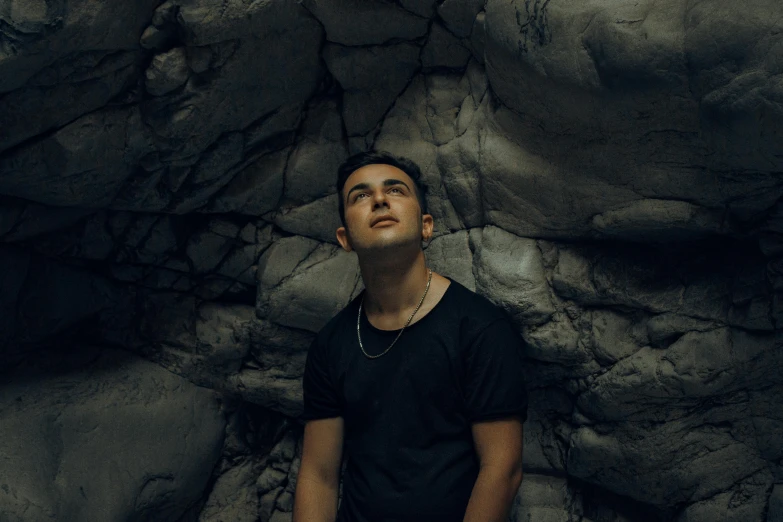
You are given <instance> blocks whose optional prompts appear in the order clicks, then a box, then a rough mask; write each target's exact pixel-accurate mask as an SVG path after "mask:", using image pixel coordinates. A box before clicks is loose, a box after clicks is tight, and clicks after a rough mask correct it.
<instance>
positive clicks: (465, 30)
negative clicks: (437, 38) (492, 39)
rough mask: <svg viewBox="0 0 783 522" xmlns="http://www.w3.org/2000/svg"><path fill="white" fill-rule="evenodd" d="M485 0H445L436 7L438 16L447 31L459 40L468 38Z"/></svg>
mask: <svg viewBox="0 0 783 522" xmlns="http://www.w3.org/2000/svg"><path fill="white" fill-rule="evenodd" d="M484 3H485V0H445V1H444V2H441V4H440V5H439V6H438V15H439V16H440V17H441V18H442V19H443V22H444V23H445V24H446V27H448V29H449V31H451V32H452V33H454V35H455V36H458V37H459V38H466V37H468V36H470V33H471V32H472V31H473V22H474V21H475V19H476V15H477V14H478V13H479V11H481V10H482V9H484Z"/></svg>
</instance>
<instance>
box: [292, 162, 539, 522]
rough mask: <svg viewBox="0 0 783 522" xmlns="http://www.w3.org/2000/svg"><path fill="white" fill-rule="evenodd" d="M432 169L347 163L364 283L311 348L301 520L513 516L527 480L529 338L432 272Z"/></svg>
mask: <svg viewBox="0 0 783 522" xmlns="http://www.w3.org/2000/svg"><path fill="white" fill-rule="evenodd" d="M420 176H421V173H420V171H419V168H418V167H417V166H416V165H415V164H414V163H413V162H411V161H410V160H407V159H404V158H398V157H395V156H392V155H390V154H388V153H384V152H368V153H361V154H357V155H356V156H353V157H351V158H349V159H348V160H347V161H346V162H345V163H344V164H343V165H342V166H341V167H340V169H339V172H338V181H337V189H338V193H339V196H340V217H341V219H342V223H343V226H342V227H340V228H338V229H337V240H338V241H339V243H340V245H341V246H342V247H343V249H345V250H346V251H349V252H351V251H353V252H356V254H357V256H358V259H359V267H360V269H361V273H362V279H363V281H364V286H365V290H364V291H363V292H362V294H360V295H359V296H357V298H356V299H354V300H353V302H351V303H350V304H349V305H348V306H346V307H345V308H344V309H343V310H342V311H341V312H340V313H339V314H337V315H336V316H335V317H334V318H333V319H332V320H331V321H330V322H329V323H328V324H327V325H326V326H325V327H324V328H323V329H322V330H321V331H320V332H319V334H318V336H317V337H316V339H315V341H314V342H313V344H312V346H311V348H310V351H309V352H308V356H307V363H306V368H305V374H304V379H303V384H304V403H305V406H304V414H303V419H304V420H306V421H307V423H306V425H305V430H304V443H303V444H304V446H303V452H302V463H301V467H300V469H299V475H298V479H297V486H296V494H295V500H294V522H327V521H328V522H333V521H335V520H338V521H339V522H385V521H389V522H391V521H394V522H425V521H426V522H463V521H464V522H479V521H480V522H495V521H497V522H501V521H506V520H507V518H508V513H509V509H510V506H511V503H512V501H513V499H514V496H515V495H516V492H517V489H518V488H519V485H520V482H521V480H522V422H523V421H524V420H525V416H526V408H527V395H526V392H525V387H524V383H523V382H522V369H523V361H522V353H521V339H520V337H519V334H518V333H517V332H516V331H515V330H514V328H513V327H512V325H511V323H510V321H509V320H508V318H507V316H506V315H505V314H504V313H503V312H502V311H501V310H500V309H498V308H497V307H495V306H494V305H492V304H491V303H490V302H489V301H488V300H486V299H485V298H483V297H481V296H479V295H477V294H475V293H473V292H471V291H470V290H468V289H467V288H465V287H464V286H462V285H460V284H459V283H457V282H455V281H452V280H450V279H448V278H447V277H443V276H441V275H439V274H436V273H434V272H432V271H431V270H429V269H428V267H427V265H426V259H425V256H424V252H423V250H422V241H429V240H430V238H431V237H432V232H433V219H432V216H431V215H429V214H427V210H426V202H425V198H424V194H423V190H422V187H421V186H420V181H419V178H420ZM343 447H345V450H346V456H347V466H346V469H345V475H344V477H343V496H342V503H341V504H340V506H339V513H338V486H339V482H340V468H341V461H342V455H343Z"/></svg>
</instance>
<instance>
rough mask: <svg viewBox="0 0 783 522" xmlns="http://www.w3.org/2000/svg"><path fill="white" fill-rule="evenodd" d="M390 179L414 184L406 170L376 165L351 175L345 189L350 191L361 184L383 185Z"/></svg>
mask: <svg viewBox="0 0 783 522" xmlns="http://www.w3.org/2000/svg"><path fill="white" fill-rule="evenodd" d="M389 179H396V180H399V181H402V182H403V183H405V184H406V185H408V186H410V185H412V184H413V179H412V178H411V177H410V176H408V175H407V174H406V173H405V171H404V170H402V169H399V168H397V167H395V166H394V165H386V164H385V163H377V164H376V163H374V164H372V165H365V166H364V167H361V168H358V169H356V170H355V171H353V172H352V173H351V175H350V176H348V179H346V180H345V189H346V190H350V189H351V187H353V186H355V185H358V184H359V183H370V184H373V183H383V182H384V181H386V180H389Z"/></svg>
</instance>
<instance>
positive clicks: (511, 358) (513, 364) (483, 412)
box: [465, 318, 527, 422]
mask: <svg viewBox="0 0 783 522" xmlns="http://www.w3.org/2000/svg"><path fill="white" fill-rule="evenodd" d="M522 343H523V341H522V337H521V336H520V335H519V333H518V332H517V331H516V330H515V329H514V326H513V325H512V324H511V321H510V320H509V319H507V318H502V319H496V320H494V321H492V322H490V323H489V324H488V325H487V326H486V327H484V328H483V329H482V330H481V331H480V332H479V333H478V335H476V336H475V338H474V339H473V341H472V342H471V343H470V345H469V346H468V353H467V368H466V386H465V405H466V408H467V415H468V420H470V421H471V422H477V421H484V420H491V419H495V418H500V417H506V416H510V415H519V416H520V417H521V418H522V420H523V421H524V420H525V419H526V418H527V390H526V388H525V380H524V375H523V372H524V356H523V350H522V348H523V344H522Z"/></svg>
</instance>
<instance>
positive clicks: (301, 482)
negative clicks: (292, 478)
mask: <svg viewBox="0 0 783 522" xmlns="http://www.w3.org/2000/svg"><path fill="white" fill-rule="evenodd" d="M343 434H344V422H343V418H342V417H333V418H329V419H317V420H311V421H308V422H307V424H305V429H304V442H303V445H302V463H301V465H300V467H299V474H298V475H297V479H296V492H295V493H294V522H334V521H335V519H336V518H337V493H338V490H339V486H340V464H341V462H342V455H343Z"/></svg>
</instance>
